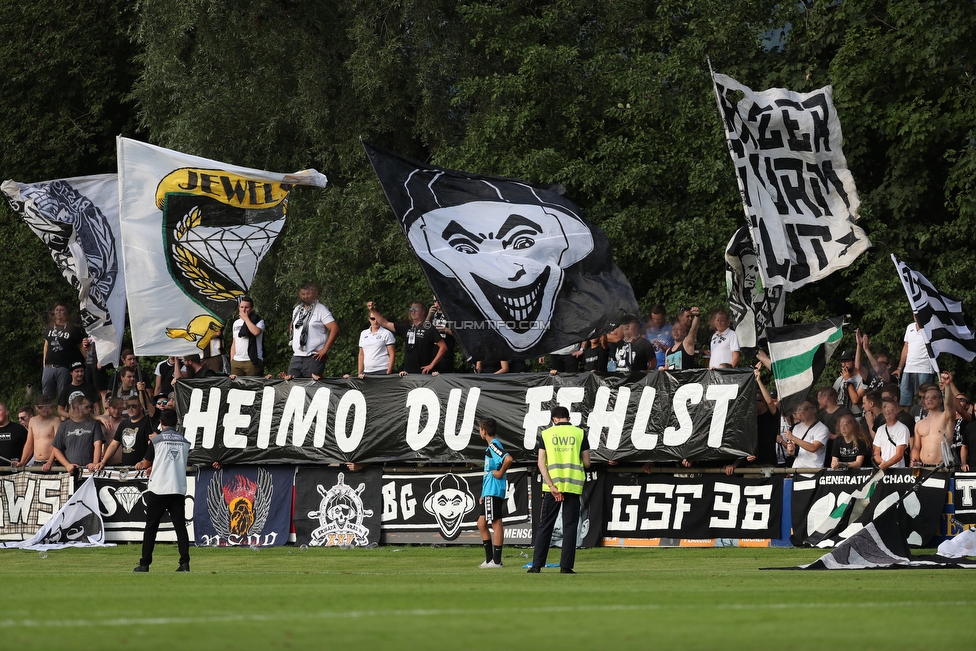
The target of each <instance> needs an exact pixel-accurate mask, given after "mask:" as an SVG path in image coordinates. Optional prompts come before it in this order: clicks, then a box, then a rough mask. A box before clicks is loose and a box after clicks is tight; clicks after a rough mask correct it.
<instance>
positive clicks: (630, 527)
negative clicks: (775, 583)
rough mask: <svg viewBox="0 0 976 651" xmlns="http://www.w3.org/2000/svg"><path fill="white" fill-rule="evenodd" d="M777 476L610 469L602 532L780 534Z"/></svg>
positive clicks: (721, 535) (780, 483)
mask: <svg viewBox="0 0 976 651" xmlns="http://www.w3.org/2000/svg"><path fill="white" fill-rule="evenodd" d="M782 509H783V478H782V476H776V477H769V478H761V479H751V478H749V479H747V478H744V477H737V476H732V477H726V476H721V475H705V476H702V477H695V478H686V477H672V476H670V475H645V474H638V473H619V474H618V473H611V474H610V477H609V480H608V482H607V491H606V505H605V506H604V512H605V517H604V520H605V522H606V526H605V529H604V535H607V536H622V537H628V538H676V539H677V538H779V537H780V517H781V515H782Z"/></svg>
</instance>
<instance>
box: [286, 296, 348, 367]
mask: <svg viewBox="0 0 976 651" xmlns="http://www.w3.org/2000/svg"><path fill="white" fill-rule="evenodd" d="M298 300H299V302H298V305H296V306H295V307H294V309H293V310H292V314H291V322H290V323H289V324H288V332H289V340H290V341H291V348H292V356H291V362H289V364H288V375H290V376H292V377H299V378H307V377H313V376H318V377H321V376H322V374H323V373H324V372H325V362H326V361H327V359H328V357H329V350H331V349H332V346H333V344H335V341H336V338H337V337H338V336H339V324H338V323H336V320H335V317H333V316H332V312H330V311H329V308H327V307H326V306H325V305H323V304H322V303H320V302H319V288H318V286H317V285H316V284H315V283H312V282H305V283H302V285H301V287H299V288H298Z"/></svg>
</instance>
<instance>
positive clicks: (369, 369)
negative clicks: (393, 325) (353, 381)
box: [359, 328, 396, 373]
mask: <svg viewBox="0 0 976 651" xmlns="http://www.w3.org/2000/svg"><path fill="white" fill-rule="evenodd" d="M395 345H396V338H395V337H394V336H393V333H392V332H390V331H389V330H387V329H386V328H380V329H379V330H377V331H376V332H372V331H371V330H370V329H369V328H366V329H365V330H363V331H362V332H361V333H360V334H359V347H360V348H362V349H363V372H365V373H386V369H388V368H389V366H390V354H389V351H387V349H386V347H387V346H395Z"/></svg>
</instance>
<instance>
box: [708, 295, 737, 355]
mask: <svg viewBox="0 0 976 651" xmlns="http://www.w3.org/2000/svg"><path fill="white" fill-rule="evenodd" d="M709 325H710V326H711V327H712V329H713V330H715V333H714V334H712V341H711V346H710V357H709V362H708V368H721V367H722V365H723V364H729V365H730V366H731V367H732V368H735V367H736V366H737V365H738V364H739V356H740V354H741V353H740V352H739V338H738V337H737V336H736V334H735V330H732V329H731V328H730V327H729V313H728V312H726V311H725V310H723V309H718V310H715V311H714V312H713V313H712V317H711V319H709Z"/></svg>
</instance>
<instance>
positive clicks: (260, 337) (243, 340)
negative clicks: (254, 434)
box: [157, 296, 266, 393]
mask: <svg viewBox="0 0 976 651" xmlns="http://www.w3.org/2000/svg"><path fill="white" fill-rule="evenodd" d="M237 314H238V318H237V320H236V321H234V325H233V326H231V344H230V373H231V375H235V376H245V377H261V376H262V375H264V329H265V327H266V326H265V323H264V319H263V318H261V315H260V314H258V313H257V312H255V311H254V299H252V298H251V297H250V296H245V297H243V298H242V299H241V302H240V303H238V304H237ZM157 393H159V392H157ZM167 393H168V392H167Z"/></svg>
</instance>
